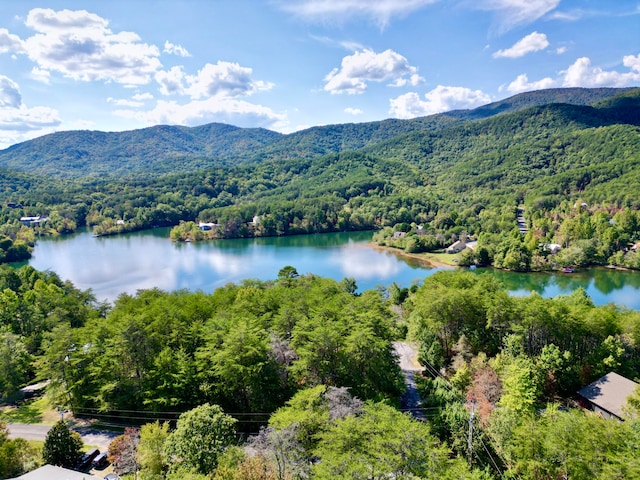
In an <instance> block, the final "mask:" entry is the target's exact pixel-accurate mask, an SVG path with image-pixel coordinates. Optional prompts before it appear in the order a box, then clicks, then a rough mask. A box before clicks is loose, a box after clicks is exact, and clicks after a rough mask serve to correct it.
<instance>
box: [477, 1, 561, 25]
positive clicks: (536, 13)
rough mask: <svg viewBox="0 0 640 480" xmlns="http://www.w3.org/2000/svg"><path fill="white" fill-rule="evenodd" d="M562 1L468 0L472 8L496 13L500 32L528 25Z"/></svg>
mask: <svg viewBox="0 0 640 480" xmlns="http://www.w3.org/2000/svg"><path fill="white" fill-rule="evenodd" d="M559 3H560V0H467V4H468V5H469V6H470V7H472V8H477V9H480V10H487V11H493V12H496V20H495V21H496V24H497V28H498V30H499V31H500V32H505V31H507V30H511V29H512V28H513V27H515V26H518V25H528V24H530V23H532V22H534V21H535V20H537V19H539V18H540V17H542V16H544V15H545V14H547V13H549V12H550V11H552V10H553V9H555V8H556V7H557V6H558V4H559Z"/></svg>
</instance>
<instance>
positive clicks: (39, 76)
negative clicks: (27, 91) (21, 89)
mask: <svg viewBox="0 0 640 480" xmlns="http://www.w3.org/2000/svg"><path fill="white" fill-rule="evenodd" d="M31 78H33V79H34V80H37V81H38V82H42V83H46V84H47V85H48V84H49V83H50V82H51V73H50V72H49V71H48V70H42V69H41V68H38V67H33V68H32V69H31Z"/></svg>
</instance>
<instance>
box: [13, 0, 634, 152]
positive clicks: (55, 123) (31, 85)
mask: <svg viewBox="0 0 640 480" xmlns="http://www.w3.org/2000/svg"><path fill="white" fill-rule="evenodd" d="M638 85H640V0H614V1H611V0H581V1H577V0H182V1H176V0H173V1H169V0H102V1H87V0H85V1H58V0H47V1H46V2H44V1H40V2H37V1H31V0H2V1H1V2H0V148H5V147H7V146H9V145H12V144H14V143H18V142H21V141H24V140H27V139H30V138H34V137H37V136H40V135H43V134H46V133H50V132H53V131H59V130H76V129H90V130H105V131H116V130H130V129H135V128H142V127H146V126H150V125H156V124H172V125H187V126H195V125H201V124H205V123H209V122H224V123H230V124H234V125H238V126H241V127H265V128H269V129H272V130H277V131H281V132H285V133H287V132H292V131H296V130H300V129H303V128H306V127H310V126H314V125H324V124H334V123H348V122H365V121H372V120H382V119H385V118H391V117H395V118H412V117H417V116H424V115H430V114H433V113H438V112H442V111H447V110H452V109H457V108H473V107H476V106H479V105H483V104H486V103H489V102H492V101H495V100H500V99H502V98H506V97H509V96H511V95H513V94H516V93H519V92H523V91H529V90H537V89H541V88H551V87H576V86H577V87H623V86H638Z"/></svg>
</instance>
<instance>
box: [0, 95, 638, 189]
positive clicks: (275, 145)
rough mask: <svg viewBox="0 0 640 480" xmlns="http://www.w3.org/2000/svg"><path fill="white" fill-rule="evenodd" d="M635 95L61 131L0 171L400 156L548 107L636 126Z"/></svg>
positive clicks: (82, 173)
mask: <svg viewBox="0 0 640 480" xmlns="http://www.w3.org/2000/svg"><path fill="white" fill-rule="evenodd" d="M634 92H636V93H637V92H638V89H629V88H628V89H611V88H598V89H583V88H570V89H549V90H540V91H534V92H529V93H522V94H518V95H515V96H513V97H510V98H507V99H505V100H501V101H498V102H494V103H491V104H488V105H485V106H482V107H479V108H476V109H472V110H455V111H451V112H446V113H441V114H437V115H431V116H427V117H421V118H416V119H410V120H399V119H387V120H383V121H377V122H367V123H351V124H339V125H327V126H317V127H312V128H309V129H306V130H302V131H298V132H295V133H291V134H287V135H284V134H281V133H277V132H273V131H270V130H266V129H260V128H239V127H234V126H231V125H225V124H220V123H211V124H207V125H202V126H197V127H183V126H167V125H158V126H153V127H149V128H144V129H139V130H131V131H124V132H100V131H89V130H79V131H66V132H56V133H53V134H50V135H45V136H42V137H39V138H36V139H34V140H29V141H26V142H23V143H19V144H16V145H13V146H11V147H9V148H7V149H5V150H2V151H0V168H4V169H8V170H15V171H20V172H24V173H29V174H35V175H46V176H48V177H56V178H81V177H102V176H137V175H139V174H144V175H152V176H155V175H160V174H165V173H170V172H171V173H176V172H181V171H183V172H192V171H195V170H199V169H205V168H210V167H218V166H225V165H238V164H251V163H257V162H264V161H270V160H277V161H286V160H291V159H312V158H316V157H320V156H323V155H327V154H335V153H340V152H347V151H355V150H361V149H364V151H367V152H369V153H371V154H376V155H379V154H380V153H381V152H387V153H386V154H385V155H384V156H388V155H392V156H398V155H400V154H399V153H398V151H397V143H398V140H399V139H401V143H402V144H403V147H402V148H403V149H405V147H406V143H407V142H415V143H416V145H420V144H423V143H424V142H425V141H427V139H433V138H436V137H438V138H446V137H447V136H451V135H460V134H462V133H465V132H466V135H469V134H473V132H474V131H477V132H478V134H480V133H481V131H482V129H483V128H484V129H488V130H491V129H492V128H497V127H496V125H505V124H512V126H514V128H515V129H516V130H517V128H516V127H517V125H518V124H521V123H522V122H526V121H527V119H528V118H538V117H539V116H540V115H541V114H542V113H544V112H545V108H546V114H547V116H549V114H550V112H551V110H550V109H555V110H554V111H557V115H553V117H554V118H553V119H551V117H549V118H550V121H552V122H556V123H558V124H570V123H571V122H573V123H574V124H575V125H582V126H590V127H597V126H604V125H607V124H612V123H625V124H632V125H638V116H639V115H640V114H639V113H638V112H639V108H638V105H637V103H638V102H637V95H635V96H634ZM607 102H608V103H607ZM561 105H564V106H561ZM490 120H493V123H492V122H490ZM496 122H497V123H496ZM551 126H552V125H551V124H549V127H551ZM500 128H502V127H500ZM514 128H512V129H511V130H512V133H513V131H514ZM507 130H509V128H507ZM456 132H457V133H456ZM394 143H395V144H396V147H394V146H393V145H394ZM414 153H415V152H414ZM400 156H402V155H400Z"/></svg>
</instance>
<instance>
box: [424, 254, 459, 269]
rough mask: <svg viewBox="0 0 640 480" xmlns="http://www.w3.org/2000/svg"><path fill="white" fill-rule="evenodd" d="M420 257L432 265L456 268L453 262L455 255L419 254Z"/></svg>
mask: <svg viewBox="0 0 640 480" xmlns="http://www.w3.org/2000/svg"><path fill="white" fill-rule="evenodd" d="M420 256H421V257H423V258H426V259H427V260H430V261H432V262H433V263H440V264H444V265H448V266H450V267H457V266H458V264H457V263H456V262H455V261H454V260H455V259H456V257H457V255H453V254H451V253H421V254H420Z"/></svg>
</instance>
